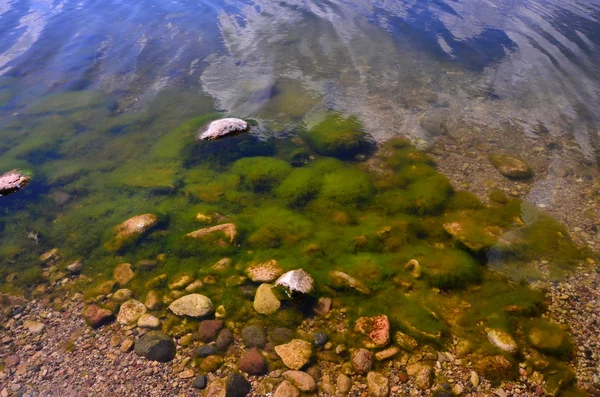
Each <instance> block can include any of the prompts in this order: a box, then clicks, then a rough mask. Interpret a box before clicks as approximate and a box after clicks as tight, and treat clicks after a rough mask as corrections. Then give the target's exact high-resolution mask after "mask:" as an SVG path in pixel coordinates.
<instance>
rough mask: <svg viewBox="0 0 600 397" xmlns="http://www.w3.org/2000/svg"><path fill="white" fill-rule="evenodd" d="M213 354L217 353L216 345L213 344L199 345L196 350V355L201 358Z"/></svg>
mask: <svg viewBox="0 0 600 397" xmlns="http://www.w3.org/2000/svg"><path fill="white" fill-rule="evenodd" d="M215 354H217V347H216V346H215V345H213V344H210V345H205V346H202V347H199V348H198V350H196V356H198V357H201V358H205V357H209V356H214V355H215Z"/></svg>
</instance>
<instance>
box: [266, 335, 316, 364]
mask: <svg viewBox="0 0 600 397" xmlns="http://www.w3.org/2000/svg"><path fill="white" fill-rule="evenodd" d="M275 352H276V353H277V355H278V356H279V357H280V358H281V360H282V361H283V363H284V364H285V365H286V366H287V367H288V368H290V369H301V368H302V367H304V366H305V365H306V364H307V363H308V361H309V360H310V356H311V355H312V346H311V344H310V343H308V342H306V341H303V340H301V339H293V340H292V341H291V342H289V343H286V344H283V345H278V346H275Z"/></svg>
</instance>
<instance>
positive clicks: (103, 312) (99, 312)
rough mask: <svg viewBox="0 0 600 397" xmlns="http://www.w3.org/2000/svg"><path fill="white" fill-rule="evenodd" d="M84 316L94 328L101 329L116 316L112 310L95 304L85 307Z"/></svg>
mask: <svg viewBox="0 0 600 397" xmlns="http://www.w3.org/2000/svg"><path fill="white" fill-rule="evenodd" d="M82 316H83V319H84V320H85V322H86V323H87V324H88V325H89V326H91V327H92V328H98V327H101V326H102V325H104V324H107V323H109V322H110V321H112V320H113V319H114V315H113V313H112V312H111V311H110V310H108V309H104V308H102V307H100V306H98V305H95V304H91V305H88V306H86V307H84V308H83V311H82Z"/></svg>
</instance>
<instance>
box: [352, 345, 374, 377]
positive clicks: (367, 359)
mask: <svg viewBox="0 0 600 397" xmlns="http://www.w3.org/2000/svg"><path fill="white" fill-rule="evenodd" d="M372 366H373V354H371V352H370V351H368V350H367V349H358V350H356V351H355V352H354V353H353V354H352V367H354V369H355V370H356V372H358V373H360V374H363V375H364V374H366V373H367V372H369V371H370V370H371V367H372Z"/></svg>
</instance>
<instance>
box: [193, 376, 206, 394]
mask: <svg viewBox="0 0 600 397" xmlns="http://www.w3.org/2000/svg"><path fill="white" fill-rule="evenodd" d="M206 382H207V379H206V375H200V376H198V377H197V378H196V379H194V383H192V386H193V387H194V388H196V389H200V390H204V389H206Z"/></svg>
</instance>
